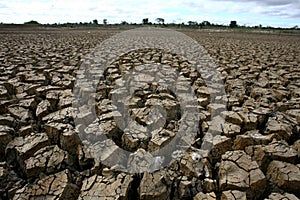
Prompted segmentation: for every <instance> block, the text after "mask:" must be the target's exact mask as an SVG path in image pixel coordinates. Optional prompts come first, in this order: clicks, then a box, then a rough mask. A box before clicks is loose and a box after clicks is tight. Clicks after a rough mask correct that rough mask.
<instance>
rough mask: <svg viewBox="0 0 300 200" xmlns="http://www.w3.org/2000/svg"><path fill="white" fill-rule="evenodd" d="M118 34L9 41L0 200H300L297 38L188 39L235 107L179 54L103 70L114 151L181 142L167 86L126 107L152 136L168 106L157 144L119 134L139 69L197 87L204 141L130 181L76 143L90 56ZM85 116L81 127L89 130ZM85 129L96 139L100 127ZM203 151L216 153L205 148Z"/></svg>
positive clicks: (2, 87)
mask: <svg viewBox="0 0 300 200" xmlns="http://www.w3.org/2000/svg"><path fill="white" fill-rule="evenodd" d="M118 32H120V31H119V30H109V29H94V30H84V29H82V30H75V29H21V28H14V29H11V30H9V29H5V30H4V29H3V30H1V31H0V72H1V73H0V199H39V198H40V199H224V200H225V199H274V200H277V199H278V200H279V199H291V200H292V199H298V198H300V192H299V191H300V56H299V55H300V36H297V35H287V34H279V33H248V32H247V33H246V32H238V31H234V32H216V31H207V30H206V31H203V30H193V31H192V30H181V32H183V33H184V34H186V35H187V36H189V37H191V38H193V39H194V40H195V41H197V42H198V43H199V45H201V46H202V47H204V48H205V49H206V50H207V52H208V54H209V55H210V57H211V58H212V60H213V61H214V63H215V64H216V66H217V69H218V71H219V72H220V74H221V76H222V77H221V79H222V81H223V83H224V88H225V91H226V105H222V104H215V103H214V104H213V103H211V101H210V100H211V96H212V94H211V93H212V92H213V91H211V90H208V88H207V85H206V84H205V82H204V80H203V78H202V77H201V74H199V73H197V72H195V71H194V70H193V68H191V66H190V64H191V63H189V61H187V60H184V58H181V57H179V56H177V55H174V54H172V52H167V51H163V50H161V49H144V50H140V51H139V50H135V51H132V52H128V54H126V55H120V57H119V58H118V60H116V61H114V62H113V63H111V66H110V67H109V68H108V70H106V71H105V73H104V75H103V79H102V80H101V81H100V82H99V85H98V86H97V90H96V95H95V99H96V105H95V110H96V115H97V117H98V118H99V124H96V125H95V127H96V128H97V127H101V128H102V129H103V130H104V131H105V134H106V136H107V137H108V138H109V139H108V140H109V141H114V142H115V143H116V144H117V145H119V146H120V147H121V148H124V149H126V150H129V151H132V152H133V153H136V154H141V155H144V154H145V151H146V150H150V151H153V150H156V149H159V148H161V147H162V146H164V145H166V144H167V143H168V142H170V141H171V140H172V138H174V136H175V135H176V133H177V132H178V129H177V127H178V125H179V124H180V122H181V121H180V119H181V117H182V116H180V114H178V113H179V112H178V110H180V106H181V105H180V104H179V102H178V99H177V97H176V95H175V94H174V93H172V91H170V90H169V89H168V88H166V87H160V85H159V84H150V85H148V86H143V88H142V90H140V91H137V92H136V93H134V95H133V96H132V97H131V98H130V99H129V101H128V104H129V108H130V116H131V118H132V119H134V120H135V121H137V122H138V124H140V125H142V126H146V125H149V124H150V125H151V124H155V123H156V124H157V123H159V117H162V116H159V117H158V116H156V115H154V116H153V115H150V114H151V110H150V106H153V105H155V103H157V102H158V103H161V104H162V105H163V106H165V107H166V124H165V126H164V127H163V129H161V130H160V131H159V132H153V134H151V135H150V136H149V135H147V134H145V131H144V132H143V130H136V131H133V132H132V131H131V132H130V131H126V130H124V131H123V130H120V129H119V128H118V127H117V125H116V122H115V118H116V117H117V116H118V114H119V113H118V112H117V111H116V110H115V107H114V106H113V105H112V104H111V103H112V100H111V96H112V93H113V91H114V90H113V86H114V83H115V82H116V81H117V80H118V79H120V78H121V77H122V76H124V74H126V72H127V71H128V69H131V68H133V67H135V66H138V65H142V64H153V63H161V64H164V65H168V66H170V67H172V68H174V69H176V70H177V68H178V72H179V74H181V75H182V76H183V77H184V80H188V81H190V86H191V88H192V89H193V92H194V93H195V94H196V97H197V102H198V109H199V128H198V130H197V137H196V138H195V141H194V142H193V144H192V146H191V147H189V148H188V150H187V151H186V152H184V153H183V155H181V156H179V157H180V159H174V162H172V164H171V165H170V166H168V167H165V168H163V169H161V170H159V171H155V172H152V173H148V172H145V173H143V174H129V173H125V172H121V171H119V170H115V169H114V168H113V167H109V166H105V165H104V164H102V161H103V160H101V159H109V158H101V159H100V160H99V159H95V158H94V157H93V153H92V152H91V151H90V149H88V148H87V147H86V146H85V145H84V142H83V141H81V139H80V138H79V136H78V130H79V129H80V127H77V126H76V124H75V123H74V116H73V115H74V113H73V110H72V109H73V108H72V103H73V88H74V84H75V81H76V75H77V71H78V70H79V68H80V66H81V64H82V63H83V61H84V59H85V55H87V54H88V53H90V52H91V51H92V50H93V48H95V47H96V46H97V44H99V43H101V42H102V41H104V40H105V39H107V38H109V37H111V36H113V35H115V34H117V33H118ZM161 73H165V74H168V70H167V71H163V72H161ZM145 77H146V76H145ZM137 79H138V78H137ZM141 82H142V80H141ZM184 89H185V88H183V90H184ZM220 98H225V97H223V96H221V97H220ZM212 109H217V110H218V111H219V113H220V117H222V118H223V119H224V120H225V122H224V123H223V124H222V126H218V125H215V124H214V121H213V120H210V117H211V110H212ZM149 113H150V114H149ZM88 114H89V112H87V115H83V116H80V117H81V118H82V120H84V118H85V117H89V115H88ZM150 122H151V123H150ZM131 128H132V129H133V130H134V128H135V127H134V125H132V127H131ZM83 131H85V132H86V134H87V135H89V134H90V135H92V134H93V130H91V129H85V130H83ZM206 134H211V136H212V137H205V135H206ZM103 143H105V144H107V141H103ZM204 144H207V145H211V148H210V149H209V150H203V149H201V147H203V145H204ZM100 146H101V145H100ZM204 146H205V145H204ZM95 148H98V146H95ZM112 151H114V150H112ZM113 153H114V154H113ZM112 155H115V152H112ZM200 155H201V156H200ZM108 157H109V156H108ZM114 159H117V158H114ZM135 162H139V161H134V162H132V163H129V164H130V165H131V167H132V165H134V163H135ZM118 168H120V166H118Z"/></svg>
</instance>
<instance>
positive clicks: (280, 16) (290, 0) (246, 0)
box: [0, 0, 300, 27]
mask: <svg viewBox="0 0 300 200" xmlns="http://www.w3.org/2000/svg"><path fill="white" fill-rule="evenodd" d="M299 13H300V3H299V0H296V1H295V0H277V1H276V0H237V1H233V0H196V1H191V0H190V1H182V0H172V1H161V0H151V1H140V0H127V1H117V0H100V1H99V0H85V1H83V0H64V1H61V0H41V1H33V0H23V1H21V0H11V1H1V0H0V22H5V23H23V22H26V21H29V20H37V21H39V22H41V23H55V22H60V23H64V22H80V21H81V22H89V21H92V20H93V19H98V21H99V22H101V21H102V19H104V18H107V19H108V21H109V22H110V23H119V22H121V21H123V20H124V21H128V22H136V23H140V22H141V21H142V19H143V18H149V20H150V21H152V22H154V20H155V19H156V18H157V17H162V18H164V19H165V21H166V22H173V21H175V22H187V21H190V20H192V21H199V22H200V21H204V20H207V21H211V22H214V23H221V24H228V23H229V21H230V20H237V21H238V23H240V24H248V25H254V24H268V25H273V26H276V25H279V24H280V25H282V24H284V26H287V27H290V26H294V25H296V24H295V23H296V22H297V20H298V21H299V19H300V14H299ZM269 23H272V24H269Z"/></svg>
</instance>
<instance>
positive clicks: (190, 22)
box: [188, 21, 198, 26]
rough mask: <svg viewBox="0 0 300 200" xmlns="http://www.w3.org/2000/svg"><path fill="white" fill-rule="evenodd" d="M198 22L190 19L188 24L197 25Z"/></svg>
mask: <svg viewBox="0 0 300 200" xmlns="http://www.w3.org/2000/svg"><path fill="white" fill-rule="evenodd" d="M197 24H198V23H197V22H193V21H188V25H189V26H195V25H197Z"/></svg>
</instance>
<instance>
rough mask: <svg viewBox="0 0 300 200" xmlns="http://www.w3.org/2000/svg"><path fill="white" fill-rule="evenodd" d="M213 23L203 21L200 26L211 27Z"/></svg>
mask: <svg viewBox="0 0 300 200" xmlns="http://www.w3.org/2000/svg"><path fill="white" fill-rule="evenodd" d="M210 25H211V23H210V22H209V21H203V22H201V23H200V26H210Z"/></svg>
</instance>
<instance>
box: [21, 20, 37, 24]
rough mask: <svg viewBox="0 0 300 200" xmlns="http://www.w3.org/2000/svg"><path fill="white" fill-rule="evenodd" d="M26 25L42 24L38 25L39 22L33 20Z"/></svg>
mask: <svg viewBox="0 0 300 200" xmlns="http://www.w3.org/2000/svg"><path fill="white" fill-rule="evenodd" d="M24 24H31V25H38V24H40V23H38V22H37V21H34V20H31V21H29V22H25V23H24Z"/></svg>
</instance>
